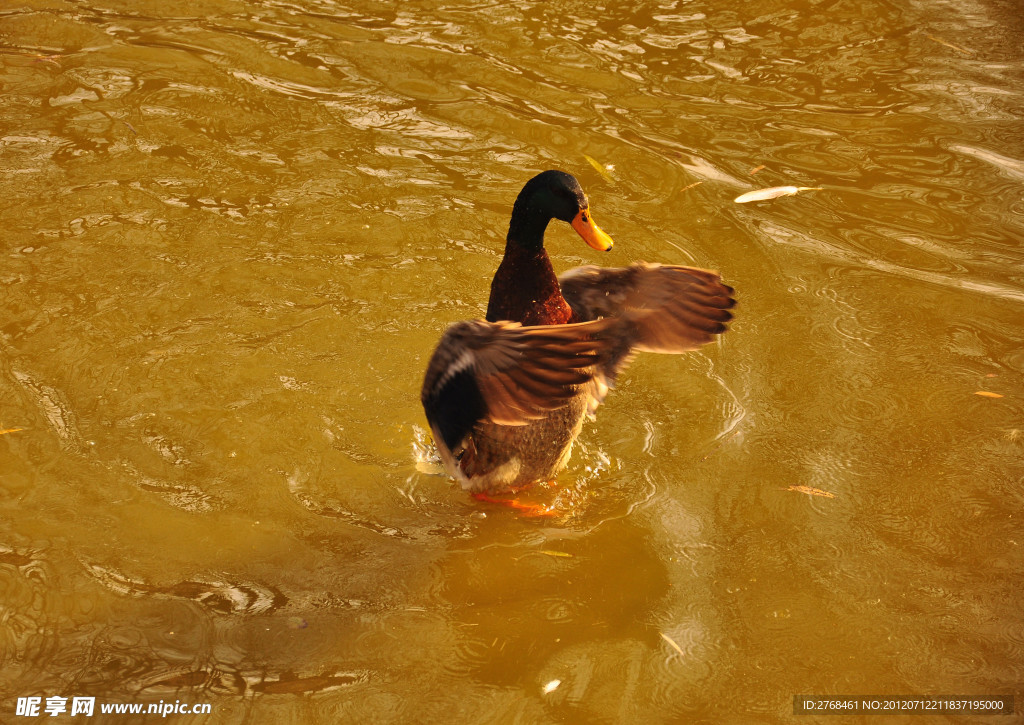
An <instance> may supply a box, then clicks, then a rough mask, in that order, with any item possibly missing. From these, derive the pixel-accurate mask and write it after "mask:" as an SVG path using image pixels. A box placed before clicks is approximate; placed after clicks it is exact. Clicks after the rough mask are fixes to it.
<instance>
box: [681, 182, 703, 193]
mask: <svg viewBox="0 0 1024 725" xmlns="http://www.w3.org/2000/svg"><path fill="white" fill-rule="evenodd" d="M703 183H704V182H703V181H695V182H693V183H692V184H687V185H686V186H684V187H683V188H682V191H686V190H687V189H692V188H693V187H695V186H700V185H701V184H703Z"/></svg>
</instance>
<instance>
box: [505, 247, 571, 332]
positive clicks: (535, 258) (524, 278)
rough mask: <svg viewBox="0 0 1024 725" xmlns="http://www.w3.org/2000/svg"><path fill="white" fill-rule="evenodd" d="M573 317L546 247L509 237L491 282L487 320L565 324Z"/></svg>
mask: <svg viewBox="0 0 1024 725" xmlns="http://www.w3.org/2000/svg"><path fill="white" fill-rule="evenodd" d="M571 318H572V309H571V308H570V307H569V304H568V303H567V302H566V301H565V298H564V297H562V290H561V288H559V286H558V278H557V277H556V276H555V270H554V269H553V268H552V267H551V260H550V259H549V258H548V253H547V252H546V251H544V247H543V246H541V245H537V246H534V247H530V248H528V247H525V246H523V245H522V244H520V243H519V242H516V241H513V240H512V239H509V240H508V241H507V242H506V243H505V258H504V259H502V260H501V264H500V265H499V266H498V271H497V272H495V274H494V281H492V282H491V299H490V301H489V302H488V303H487V319H488V320H489V321H491V322H497V321H498V320H509V321H511V322H519V323H522V324H523V325H561V324H564V323H566V322H569V320H570V319H571Z"/></svg>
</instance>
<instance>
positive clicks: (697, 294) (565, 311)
mask: <svg viewBox="0 0 1024 725" xmlns="http://www.w3.org/2000/svg"><path fill="white" fill-rule="evenodd" d="M552 220H558V221H562V222H565V223H567V224H569V225H570V226H571V227H572V228H573V229H574V230H575V231H576V232H577V233H578V234H579V236H580V237H581V238H582V239H583V241H585V242H586V243H587V244H588V245H589V246H590V247H591V248H593V249H594V250H597V251H603V252H608V251H611V249H612V247H613V244H614V243H613V241H612V238H611V236H609V235H608V234H607V233H605V232H604V231H603V230H602V229H601V228H600V227H598V226H597V224H596V223H595V222H594V218H593V215H592V213H591V210H590V203H589V201H588V198H587V196H586V194H585V193H584V192H583V189H582V187H581V186H580V183H579V181H577V179H576V178H575V177H574V176H572V175H571V174H569V173H567V172H564V171H559V170H548V171H544V172H542V173H540V174H537V175H536V176H534V177H533V178H531V179H530V180H529V181H527V182H526V184H525V185H524V186H523V188H522V190H521V191H520V192H519V195H518V196H517V197H516V200H515V203H514V204H513V206H512V216H511V220H510V222H509V227H508V234H507V236H506V240H505V252H504V256H503V258H502V260H501V263H500V264H499V265H498V268H497V271H496V272H495V274H494V278H493V280H492V281H491V289H490V297H489V299H488V303H487V311H486V314H485V317H484V318H483V319H475V320H465V321H461V322H456V323H454V324H452V325H450V326H449V327H448V328H447V329H446V330H445V332H444V333H443V334H442V336H441V339H440V341H439V342H438V344H437V347H436V348H435V349H434V352H433V354H432V355H431V356H430V359H429V362H428V364H427V369H426V374H425V376H424V379H423V386H422V388H421V391H420V399H421V402H422V404H423V409H424V412H425V414H426V418H427V423H428V424H429V426H430V431H431V435H432V436H433V439H434V443H435V444H436V446H437V451H438V454H439V456H440V459H441V463H442V464H443V466H444V469H445V471H446V472H447V473H448V475H450V476H451V477H452V478H454V479H455V480H456V481H458V482H459V484H461V486H462V488H463V489H464V490H466V491H468V492H470V494H471V495H473V496H474V497H476V498H477V499H480V500H486V501H494V500H497V501H502V499H495V498H493V497H494V496H495V495H498V494H505V493H508V492H517V491H519V490H521V489H523V488H526V487H529V486H531V485H532V484H534V483H537V482H552V481H554V479H555V477H556V475H557V474H558V472H559V471H561V470H562V469H563V468H564V467H565V466H566V465H567V464H568V461H569V459H570V456H571V452H572V448H573V443H574V442H575V440H576V439H577V437H578V436H579V434H580V431H581V429H582V426H583V423H584V420H585V419H586V418H587V417H588V416H593V414H594V413H595V411H596V409H597V407H598V406H599V405H600V404H601V402H602V401H603V400H604V398H605V396H606V395H607V394H608V391H609V390H610V389H611V388H613V387H614V385H615V381H616V379H617V377H618V376H619V374H620V373H621V372H622V370H623V369H624V368H625V366H626V365H627V364H628V363H629V361H630V360H631V359H632V358H633V356H634V355H635V354H636V353H638V352H657V353H670V354H675V353H683V352H687V351H690V350H695V349H697V348H699V347H701V346H702V345H706V344H707V343H709V342H711V341H712V340H715V339H716V338H717V337H718V336H719V335H721V334H722V333H723V332H725V331H726V329H727V323H728V322H729V321H730V320H731V319H732V317H733V313H732V308H733V307H734V305H735V304H736V300H735V298H734V296H733V292H734V290H733V288H732V287H730V286H729V285H726V284H724V283H723V282H722V280H721V276H720V275H719V274H718V273H717V272H713V271H709V270H704V269H697V268H694V267H686V266H680V265H670V264H648V263H645V262H637V263H634V264H632V265H630V266H627V267H621V268H612V267H600V266H596V265H586V266H582V267H576V268H574V269H570V270H568V271H566V272H564V273H563V274H561V275H560V276H556V274H555V272H554V268H553V266H552V264H551V259H550V257H549V256H548V253H547V251H546V250H545V248H544V233H545V230H546V229H547V227H548V224H549V223H550V222H551V221H552Z"/></svg>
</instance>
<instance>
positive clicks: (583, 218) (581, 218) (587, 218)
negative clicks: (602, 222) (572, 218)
mask: <svg viewBox="0 0 1024 725" xmlns="http://www.w3.org/2000/svg"><path fill="white" fill-rule="evenodd" d="M580 220H581V221H583V222H588V221H590V217H588V216H587V213H586V212H583V213H581V214H580Z"/></svg>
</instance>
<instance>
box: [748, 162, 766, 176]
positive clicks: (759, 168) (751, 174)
mask: <svg viewBox="0 0 1024 725" xmlns="http://www.w3.org/2000/svg"><path fill="white" fill-rule="evenodd" d="M767 168H768V167H767V166H765V165H764V164H761V165H760V166H755V167H754V168H752V169H751V170H750V171H748V172H747V175H748V176H753V175H754V174H756V173H757V172H758V171H761V170H762V169H767Z"/></svg>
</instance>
